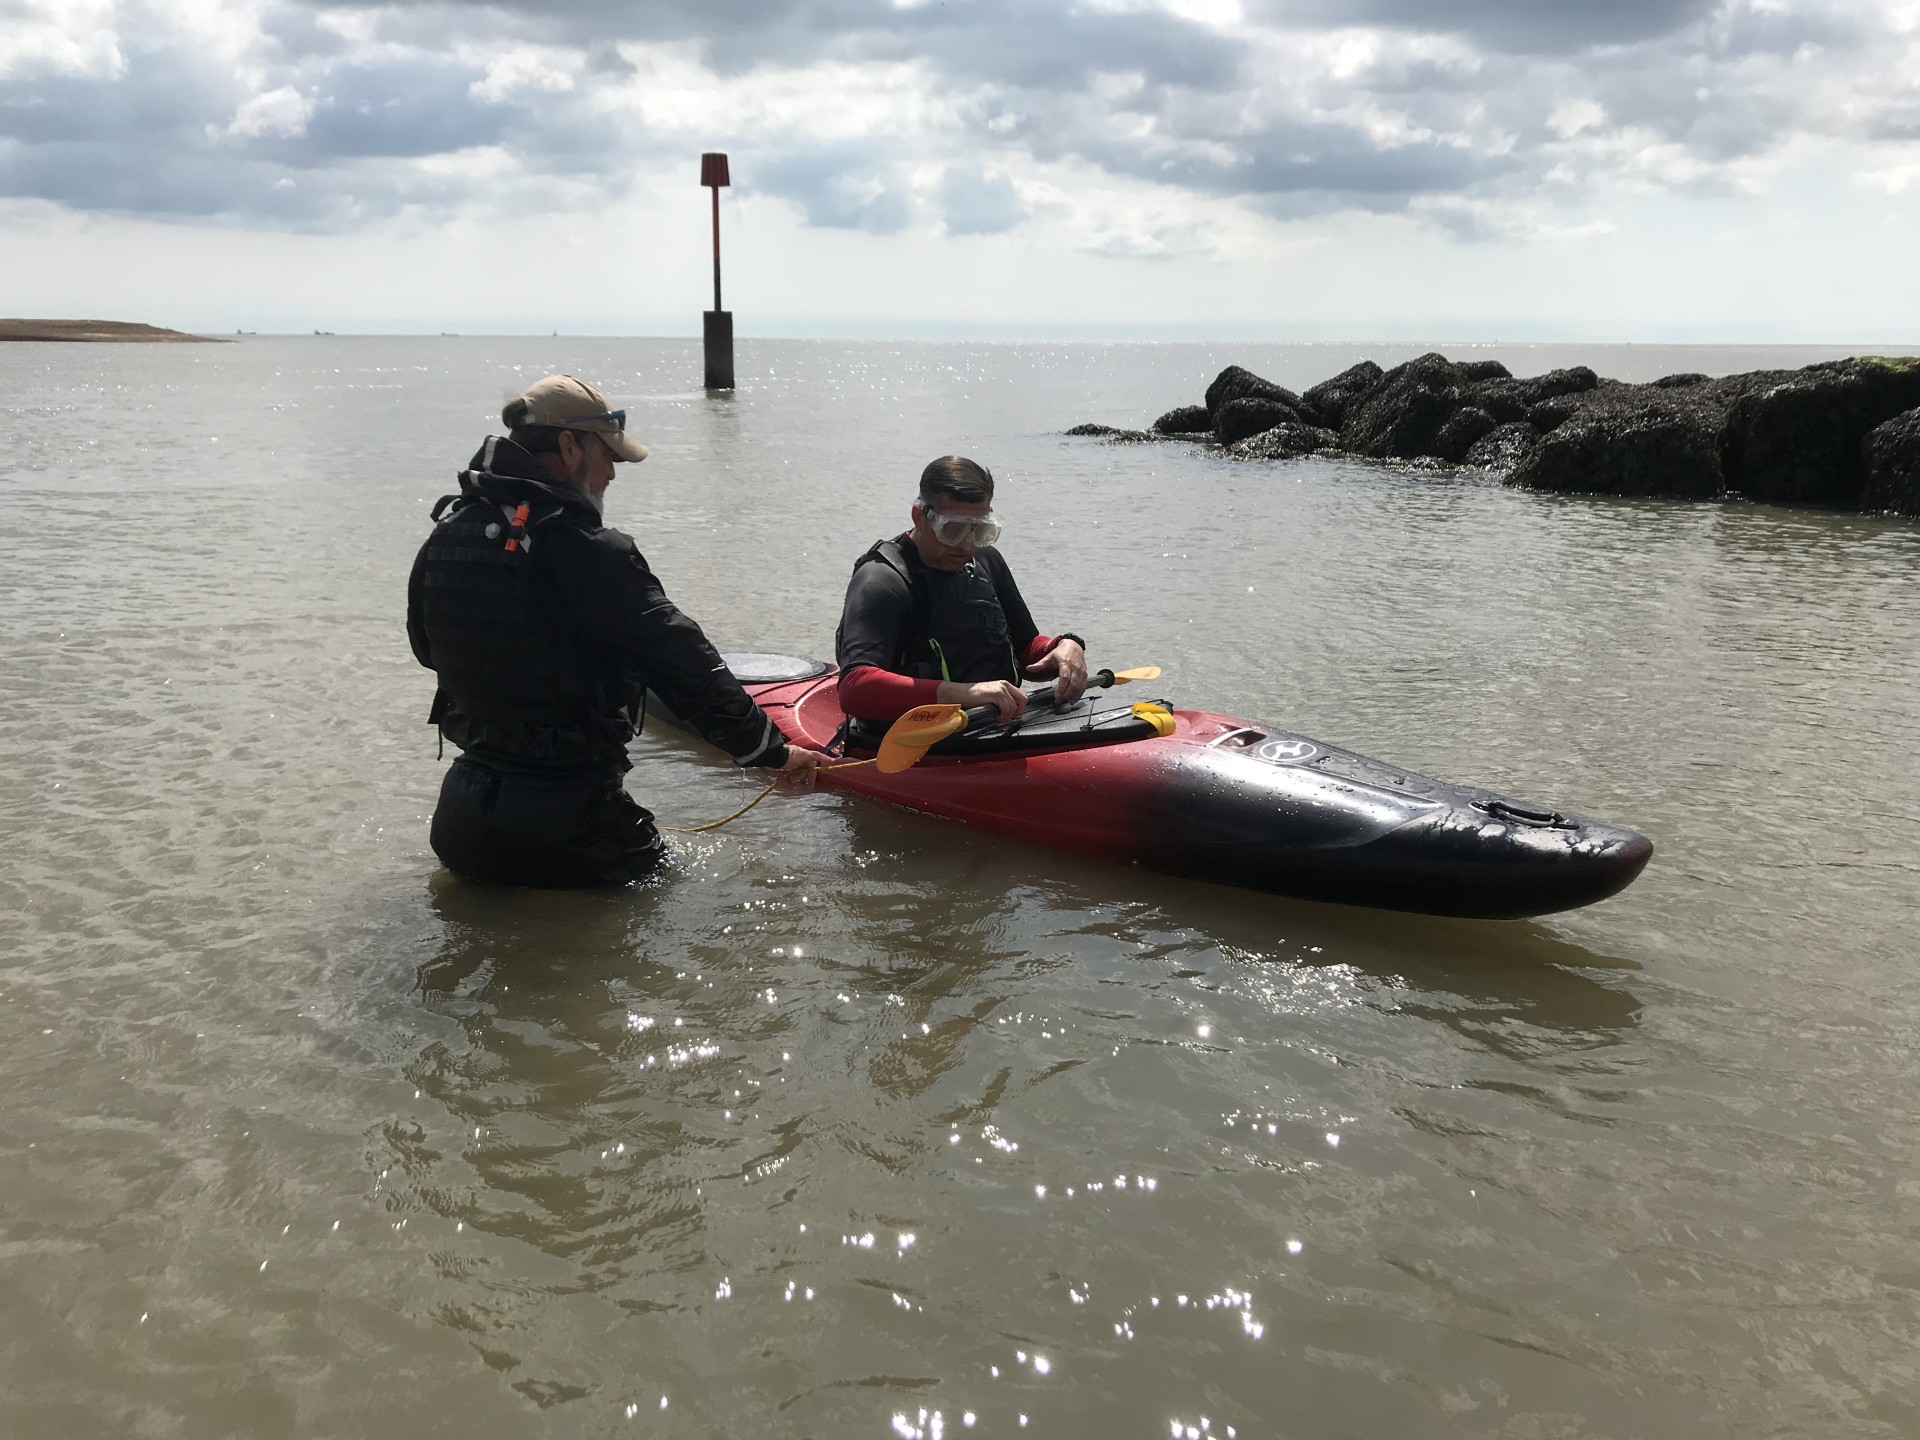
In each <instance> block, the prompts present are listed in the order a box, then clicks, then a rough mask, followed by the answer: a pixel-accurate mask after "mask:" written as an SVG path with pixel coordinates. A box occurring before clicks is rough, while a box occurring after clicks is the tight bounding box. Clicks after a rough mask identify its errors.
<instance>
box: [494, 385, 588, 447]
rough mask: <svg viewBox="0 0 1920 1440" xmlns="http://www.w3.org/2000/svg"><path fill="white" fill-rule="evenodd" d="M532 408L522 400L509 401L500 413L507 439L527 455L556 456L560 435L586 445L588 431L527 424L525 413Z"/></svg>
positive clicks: (558, 426)
mask: <svg viewBox="0 0 1920 1440" xmlns="http://www.w3.org/2000/svg"><path fill="white" fill-rule="evenodd" d="M532 408H533V407H532V406H531V405H529V404H527V402H526V401H525V400H524V399H519V400H509V401H508V402H507V403H506V407H505V408H504V409H502V410H501V412H500V423H501V424H502V425H504V426H506V427H507V438H508V439H509V440H511V441H512V442H513V443H514V444H516V445H518V446H519V447H520V448H521V449H522V450H524V451H526V452H527V453H528V454H529V455H558V454H559V453H560V437H561V436H562V435H571V436H573V438H574V439H575V440H576V441H577V442H578V443H579V444H580V445H581V446H583V447H584V446H585V445H586V443H587V436H588V434H589V433H591V432H589V431H585V430H568V429H566V428H565V427H563V426H560V425H529V424H527V423H526V420H527V412H528V411H529V410H531V409H532Z"/></svg>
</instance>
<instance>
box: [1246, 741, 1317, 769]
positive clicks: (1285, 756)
mask: <svg viewBox="0 0 1920 1440" xmlns="http://www.w3.org/2000/svg"><path fill="white" fill-rule="evenodd" d="M1253 753H1254V754H1255V755H1257V756H1259V757H1260V758H1261V759H1262V760H1265V761H1266V762H1267V763H1268V764H1269V765H1298V764H1299V763H1300V762H1301V761H1303V760H1311V759H1312V758H1313V757H1314V756H1316V755H1318V754H1319V753H1320V747H1319V746H1318V745H1316V744H1314V743H1313V742H1312V741H1311V740H1269V741H1267V743H1266V744H1264V745H1262V746H1261V747H1260V748H1259V749H1258V750H1255V751H1254V752H1253Z"/></svg>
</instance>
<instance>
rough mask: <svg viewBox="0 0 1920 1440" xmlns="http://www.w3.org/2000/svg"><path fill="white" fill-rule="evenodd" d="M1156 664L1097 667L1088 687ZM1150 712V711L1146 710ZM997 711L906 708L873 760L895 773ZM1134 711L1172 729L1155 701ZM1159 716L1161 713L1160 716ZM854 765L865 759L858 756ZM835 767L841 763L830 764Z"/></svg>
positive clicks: (1039, 695)
mask: <svg viewBox="0 0 1920 1440" xmlns="http://www.w3.org/2000/svg"><path fill="white" fill-rule="evenodd" d="M1159 678H1160V667H1159V666H1158V665H1142V666H1139V667H1138V668H1136V669H1133V670H1100V671H1096V672H1095V673H1094V674H1092V675H1090V676H1088V677H1087V688H1088V689H1089V690H1104V689H1106V688H1107V687H1108V686H1110V685H1125V684H1126V683H1127V682H1129V681H1131V680H1158V679H1159ZM1027 703H1028V704H1029V705H1051V704H1052V703H1053V687H1052V686H1051V685H1049V686H1047V687H1046V688H1045V689H1044V690H1036V691H1034V692H1033V694H1032V695H1031V696H1029V697H1028V701H1027ZM1146 712H1151V713H1146ZM998 714H999V712H998V711H997V710H995V709H994V708H993V706H991V705H976V706H975V707H974V708H973V709H971V710H963V709H961V708H960V707H959V706H958V705H921V706H919V707H917V708H916V709H913V710H909V711H908V712H907V713H906V714H904V715H902V716H901V717H900V718H899V719H898V720H896V721H894V722H893V724H892V726H891V727H890V728H889V729H888V730H887V733H886V736H885V737H884V738H883V739H882V740H881V741H880V753H879V754H877V755H875V756H874V757H873V763H874V764H875V765H876V766H877V767H878V768H879V770H880V773H881V774H882V775H895V774H898V773H899V772H900V771H902V770H905V769H906V768H907V767H908V766H910V765H912V764H913V763H914V762H915V761H916V760H918V759H919V758H920V757H921V756H922V755H925V754H926V753H927V751H928V749H929V748H930V747H932V746H934V745H936V744H938V743H939V742H940V741H942V740H944V739H946V738H947V737H948V736H949V735H954V734H957V733H959V732H960V731H962V730H965V729H967V728H968V727H969V726H972V725H977V724H979V723H981V722H982V721H987V720H992V719H994V718H995V717H996V716H997V715H998ZM1134 714H1135V715H1137V716H1139V717H1140V718H1141V719H1142V720H1145V721H1147V722H1148V723H1149V724H1151V725H1152V726H1153V728H1154V729H1155V730H1157V731H1159V733H1160V734H1162V735H1171V734H1172V733H1173V724H1172V720H1173V717H1172V716H1171V715H1168V714H1167V712H1166V711H1165V710H1164V709H1162V708H1161V707H1160V706H1158V705H1136V706H1134ZM1160 717H1164V719H1163V718H1160ZM854 763H855V764H857V765H864V764H866V763H867V762H866V761H864V760H857V761H855V762H854ZM833 768H834V769H836V770H838V769H840V768H842V767H840V766H838V765H836V766H834V767H833Z"/></svg>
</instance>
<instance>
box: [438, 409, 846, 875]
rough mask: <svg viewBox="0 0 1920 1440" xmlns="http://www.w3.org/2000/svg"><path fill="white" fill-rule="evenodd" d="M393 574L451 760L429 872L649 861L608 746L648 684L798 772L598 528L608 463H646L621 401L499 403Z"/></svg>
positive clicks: (701, 646)
mask: <svg viewBox="0 0 1920 1440" xmlns="http://www.w3.org/2000/svg"><path fill="white" fill-rule="evenodd" d="M500 419H501V422H502V423H503V424H504V425H505V426H506V427H507V434H506V436H505V437H504V438H502V437H500V436H489V437H488V438H487V440H486V442H485V443H484V444H482V445H481V447H480V449H479V452H478V453H477V454H476V455H475V456H474V457H473V460H472V461H471V462H470V465H469V467H468V469H467V470H465V471H464V472H462V474H461V476H460V493H459V494H457V495H449V496H447V497H446V498H445V499H443V500H441V501H440V503H439V504H437V505H435V506H434V508H433V517H434V520H435V521H436V522H437V523H436V524H435V526H434V529H433V533H432V534H431V535H429V536H428V537H427V541H426V543H425V544H424V545H422V546H421V547H420V554H419V557H418V558H417V559H416V560H415V561H414V564H413V575H412V577H411V579H410V580H409V581H408V583H407V638H408V639H409V640H410V641H411V642H412V645H413V653H414V656H415V658H416V659H418V660H419V662H420V663H421V664H422V665H424V666H426V667H427V668H428V669H430V670H432V671H434V672H435V674H436V675H437V676H438V677H439V682H440V686H439V690H438V692H437V693H436V694H435V696H434V701H433V711H432V713H431V714H430V715H429V716H428V717H427V718H428V720H429V721H430V722H431V723H432V724H435V725H437V726H439V727H440V733H441V735H442V736H444V737H445V738H446V739H449V740H451V741H453V743H454V744H455V745H457V746H459V747H460V749H461V751H462V752H463V753H462V754H461V756H460V757H459V758H458V759H457V760H455V761H454V762H453V764H452V766H451V767H449V769H448V771H447V776H446V779H445V781H444V782H443V783H442V784H441V787H440V803H439V804H438V805H437V806H436V807H435V809H434V812H433V830H432V843H433V850H434V853H435V854H436V855H438V856H439V857H440V859H441V861H442V862H443V863H444V864H445V865H446V866H447V868H448V869H450V870H453V871H456V872H458V873H459V874H462V875H465V876H468V877H469V878H472V879H476V880H491V881H498V882H502V883H506V884H514V885H536V886H548V887H559V886H577V885H620V884H625V883H626V882H628V881H631V880H638V879H640V878H641V877H642V876H644V875H646V874H647V873H648V872H649V871H651V870H652V869H653V868H654V866H655V865H657V864H658V863H659V861H660V857H661V853H662V845H661V841H660V834H659V832H658V831H657V830H656V829H655V828H654V824H653V816H652V815H651V814H650V813H649V812H648V811H646V810H645V809H643V808H642V807H641V806H639V805H638V804H636V803H635V802H634V800H633V798H632V797H631V796H630V795H628V794H627V792H626V787H625V786H624V785H623V784H622V782H621V776H622V775H623V774H624V773H625V771H626V770H627V769H628V768H629V762H628V760H627V741H629V740H630V739H632V738H633V735H634V722H635V718H636V716H637V715H638V714H639V712H640V706H641V701H642V697H643V696H644V695H645V693H646V692H647V690H648V689H650V688H651V689H653V690H655V691H657V692H658V693H659V694H660V695H662V696H663V697H665V698H666V700H667V701H668V703H669V704H671V705H672V706H673V708H674V709H675V710H676V711H677V712H678V713H679V714H681V715H682V716H684V717H686V719H687V721H688V723H689V724H690V725H691V726H692V727H693V728H694V729H696V730H698V731H699V733H700V734H701V735H703V736H704V737H706V739H707V740H709V741H711V742H712V743H713V744H715V745H717V746H719V747H720V748H721V749H722V750H725V751H727V752H728V753H729V754H730V755H732V756H733V758H734V763H736V764H738V765H753V766H766V767H778V768H780V769H782V770H784V771H786V772H788V773H789V774H795V775H800V776H804V777H808V778H810V777H811V775H812V772H813V770H814V768H815V767H816V766H818V765H819V763H820V760H821V757H820V756H819V755H818V754H817V753H815V752H814V751H812V750H804V749H801V748H800V747H798V746H789V745H788V744H787V743H786V741H785V740H784V739H783V738H782V737H781V734H780V732H779V730H777V729H775V728H774V724H773V722H772V721H771V720H769V719H768V718H767V716H766V714H765V713H764V712H763V711H762V710H761V709H760V707H759V706H757V705H755V704H754V703H753V701H752V700H751V699H750V698H749V697H748V696H747V693H746V692H745V691H744V690H742V689H741V688H740V685H739V682H737V681H736V680H735V679H734V678H733V675H732V673H731V672H730V671H729V670H728V669H727V667H726V665H725V663H724V662H722V660H721V659H720V656H719V654H718V653H717V652H716V651H715V650H714V648H713V646H712V645H711V644H709V643H708V641H707V637H706V636H705V635H704V634H703V633H702V632H701V629H700V627H699V626H698V625H696V624H695V623H694V622H693V621H692V620H690V619H688V618H687V617H686V616H685V615H682V614H681V613H680V612H679V611H678V610H677V609H675V608H674V605H673V602H672V601H671V600H669V599H667V596H666V592H665V591H664V590H662V589H661V587H660V582H659V581H658V580H657V579H655V578H654V575H653V572H652V571H651V570H649V569H648V568H647V562H646V559H645V557H644V556H642V555H641V553H640V551H639V548H638V547H637V546H636V545H635V544H634V543H633V540H632V539H631V538H630V537H628V536H626V535H623V534H622V533H621V532H620V531H618V530H614V529H610V528H608V527H606V526H605V525H603V524H602V523H601V518H600V517H601V511H602V508H603V502H604V498H605V495H606V490H607V486H608V485H610V484H611V483H612V482H613V475H614V470H613V467H614V466H615V465H616V464H619V463H621V462H632V461H639V460H644V459H646V458H647V447H646V446H644V445H642V444H640V443H639V442H638V441H636V440H634V439H632V438H630V437H629V436H628V435H627V434H626V419H627V417H626V412H625V411H624V410H615V409H613V408H612V406H611V405H610V404H609V403H608V401H607V397H606V396H605V395H603V394H601V393H600V391H598V390H596V389H595V388H594V387H593V386H591V385H589V384H587V383H586V382H585V381H582V380H577V379H575V378H574V377H573V376H571V375H549V376H548V377H547V378H546V379H544V380H541V381H538V382H537V383H536V384H534V385H533V386H532V388H530V389H529V390H528V391H527V392H526V393H525V394H524V395H522V396H521V397H520V398H519V399H517V400H513V401H510V402H509V403H508V405H507V407H506V409H504V410H503V411H501V412H500Z"/></svg>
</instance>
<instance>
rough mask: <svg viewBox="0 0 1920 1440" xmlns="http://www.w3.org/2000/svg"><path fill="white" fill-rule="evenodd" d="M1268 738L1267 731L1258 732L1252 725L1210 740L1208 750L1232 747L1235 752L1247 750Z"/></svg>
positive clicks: (1243, 726)
mask: <svg viewBox="0 0 1920 1440" xmlns="http://www.w3.org/2000/svg"><path fill="white" fill-rule="evenodd" d="M1266 738H1267V732H1266V731H1264V730H1256V729H1254V728H1253V726H1251V725H1242V726H1241V727H1240V728H1239V729H1238V730H1229V731H1227V733H1226V734H1224V735H1220V736H1216V737H1215V738H1214V739H1212V740H1209V741H1208V742H1207V745H1206V748H1207V749H1209V750H1213V749H1217V748H1224V747H1228V746H1231V747H1232V748H1233V749H1235V750H1245V749H1247V748H1248V747H1250V746H1253V745H1258V744H1259V743H1260V742H1261V741H1262V740H1264V739H1266Z"/></svg>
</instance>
